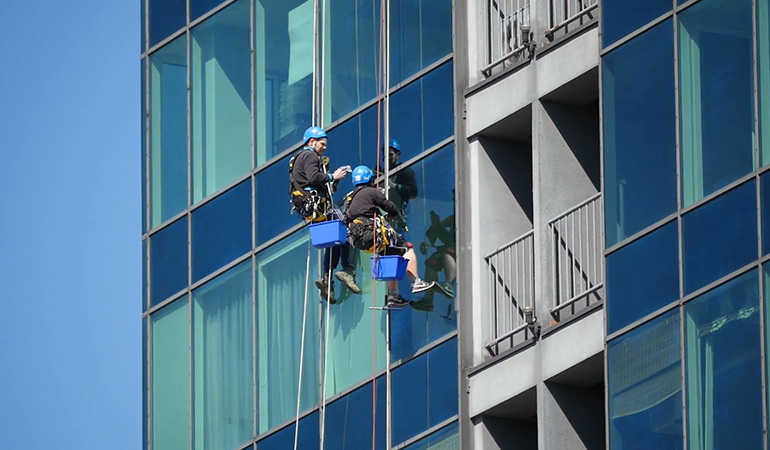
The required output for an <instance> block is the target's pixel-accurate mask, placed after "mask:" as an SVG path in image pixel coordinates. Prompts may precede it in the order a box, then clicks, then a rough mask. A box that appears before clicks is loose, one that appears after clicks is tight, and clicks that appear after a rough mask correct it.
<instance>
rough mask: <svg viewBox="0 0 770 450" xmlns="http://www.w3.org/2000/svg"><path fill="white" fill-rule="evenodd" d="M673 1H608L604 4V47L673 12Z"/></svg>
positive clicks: (602, 9)
mask: <svg viewBox="0 0 770 450" xmlns="http://www.w3.org/2000/svg"><path fill="white" fill-rule="evenodd" d="M671 7H672V4H671V0H606V1H604V2H602V8H601V11H602V20H601V24H602V43H603V45H604V47H607V46H608V45H611V44H613V43H615V41H617V40H618V39H620V38H622V37H623V36H625V35H627V34H629V33H631V32H632V31H634V30H636V29H638V28H640V27H642V26H643V25H645V24H646V23H648V22H650V21H652V20H654V19H656V18H658V17H660V16H662V15H663V14H665V13H666V12H667V11H671Z"/></svg>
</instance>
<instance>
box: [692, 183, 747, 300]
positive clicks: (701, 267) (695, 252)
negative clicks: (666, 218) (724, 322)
mask: <svg viewBox="0 0 770 450" xmlns="http://www.w3.org/2000/svg"><path fill="white" fill-rule="evenodd" d="M756 198H757V194H756V186H755V185H754V182H750V183H746V184H744V185H741V186H740V187H737V188H735V189H734V190H732V191H730V192H728V193H726V194H724V195H722V196H720V197H718V198H716V199H715V200H712V201H710V202H708V203H706V204H705V205H703V206H700V207H698V208H697V209H696V210H695V211H692V212H690V213H688V214H686V215H685V216H684V218H683V219H682V239H683V241H684V242H683V248H684V291H685V293H690V292H693V291H695V290H697V289H698V288H701V287H703V286H705V285H707V284H708V283H710V282H712V281H715V280H717V279H718V278H719V277H722V276H724V275H727V274H729V273H730V272H732V271H733V270H736V269H738V268H740V267H742V266H744V265H746V264H748V263H750V262H751V261H754V260H755V259H757V215H756V214H757V205H756V201H757V200H756Z"/></svg>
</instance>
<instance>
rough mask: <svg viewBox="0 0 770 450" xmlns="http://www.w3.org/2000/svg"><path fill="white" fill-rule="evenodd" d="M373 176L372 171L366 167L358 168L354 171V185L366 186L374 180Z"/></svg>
mask: <svg viewBox="0 0 770 450" xmlns="http://www.w3.org/2000/svg"><path fill="white" fill-rule="evenodd" d="M372 175H373V174H372V169H370V168H368V167H366V166H358V167H356V168H355V169H353V184H354V185H356V186H358V185H359V184H366V183H368V182H369V180H371V179H372Z"/></svg>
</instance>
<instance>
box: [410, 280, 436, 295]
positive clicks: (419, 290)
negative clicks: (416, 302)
mask: <svg viewBox="0 0 770 450" xmlns="http://www.w3.org/2000/svg"><path fill="white" fill-rule="evenodd" d="M435 285H436V283H435V282H433V283H430V284H428V285H426V286H425V287H421V288H412V294H419V293H420V292H425V291H427V290H428V289H432V288H433V286H435Z"/></svg>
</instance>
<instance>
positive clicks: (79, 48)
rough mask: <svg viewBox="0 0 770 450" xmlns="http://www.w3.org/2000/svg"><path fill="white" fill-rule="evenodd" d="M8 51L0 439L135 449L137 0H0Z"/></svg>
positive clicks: (0, 152) (9, 443) (0, 174)
mask: <svg viewBox="0 0 770 450" xmlns="http://www.w3.org/2000/svg"><path fill="white" fill-rule="evenodd" d="M0 51H1V52H2V53H1V55H2V56H1V57H0V449H4V450H6V449H7V450H20V449H21V450H23V449H40V448H57V449H78V450H83V449H105V448H109V449H112V450H116V449H117V450H120V449H131V450H136V449H140V448H141V434H142V428H141V408H142V404H141V310H140V296H141V241H140V237H141V230H140V182H139V179H140V174H139V171H140V152H141V149H140V136H139V134H140V112H139V109H140V103H139V99H140V96H139V89H140V87H139V86H140V79H139V2H138V0H127V1H121V0H111V1H103V0H77V1H74V0H72V1H60V0H59V1H56V0H2V1H0Z"/></svg>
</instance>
